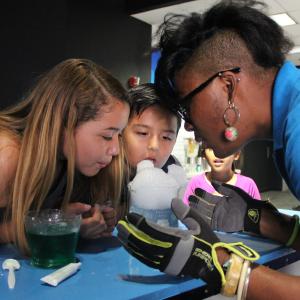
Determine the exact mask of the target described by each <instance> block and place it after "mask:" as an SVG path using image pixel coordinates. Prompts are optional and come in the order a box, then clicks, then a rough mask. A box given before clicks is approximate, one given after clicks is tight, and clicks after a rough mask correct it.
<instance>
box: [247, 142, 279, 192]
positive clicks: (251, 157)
mask: <svg viewBox="0 0 300 300" xmlns="http://www.w3.org/2000/svg"><path fill="white" fill-rule="evenodd" d="M242 174H244V175H246V176H249V177H251V178H252V179H254V181H255V182H256V184H257V186H258V189H259V191H260V192H265V191H270V190H279V191H280V190H282V178H281V176H280V174H279V172H278V170H277V168H276V165H275V162H274V159H273V142H271V141H255V142H251V143H250V144H248V145H247V146H246V147H245V148H244V149H243V167H242Z"/></svg>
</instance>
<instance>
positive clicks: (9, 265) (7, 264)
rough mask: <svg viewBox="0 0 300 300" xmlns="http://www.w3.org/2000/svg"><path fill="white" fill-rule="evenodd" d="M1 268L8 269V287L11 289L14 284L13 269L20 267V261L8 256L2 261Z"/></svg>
mask: <svg viewBox="0 0 300 300" xmlns="http://www.w3.org/2000/svg"><path fill="white" fill-rule="evenodd" d="M2 269H3V270H8V278H7V283H8V287H9V288H10V289H13V288H14V287H15V284H16V277H15V270H19V269H20V263H19V262H18V261H17V260H16V259H12V258H8V259H6V260H5V261H4V262H3V264H2Z"/></svg>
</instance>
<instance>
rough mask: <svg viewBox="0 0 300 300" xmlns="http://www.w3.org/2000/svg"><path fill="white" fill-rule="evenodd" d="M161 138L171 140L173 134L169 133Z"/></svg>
mask: <svg viewBox="0 0 300 300" xmlns="http://www.w3.org/2000/svg"><path fill="white" fill-rule="evenodd" d="M163 139H164V140H167V141H173V140H174V137H173V136H170V135H165V136H163Z"/></svg>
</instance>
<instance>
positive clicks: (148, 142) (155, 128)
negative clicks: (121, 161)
mask: <svg viewBox="0 0 300 300" xmlns="http://www.w3.org/2000/svg"><path fill="white" fill-rule="evenodd" d="M129 97H130V100H131V103H132V104H131V110H130V115H129V121H128V124H127V127H126V128H125V130H124V133H123V137H124V144H125V151H126V154H127V160H128V163H129V166H130V167H131V168H135V167H136V166H137V164H138V163H139V162H140V161H142V160H145V159H148V160H152V161H153V164H154V166H155V167H157V168H163V167H164V169H165V167H166V166H165V164H166V163H167V162H168V164H172V163H177V164H178V162H177V161H176V160H175V159H174V158H173V157H172V156H170V155H171V152H172V150H173V147H174V145H175V142H176V138H177V133H178V130H179V128H180V125H181V119H180V117H179V116H176V115H175V114H174V113H172V112H170V111H169V110H167V109H166V108H164V107H163V106H161V104H160V101H159V96H158V94H157V93H156V90H155V87H154V84H151V83H147V84H142V85H139V86H136V87H134V88H132V89H131V90H130V91H129Z"/></svg>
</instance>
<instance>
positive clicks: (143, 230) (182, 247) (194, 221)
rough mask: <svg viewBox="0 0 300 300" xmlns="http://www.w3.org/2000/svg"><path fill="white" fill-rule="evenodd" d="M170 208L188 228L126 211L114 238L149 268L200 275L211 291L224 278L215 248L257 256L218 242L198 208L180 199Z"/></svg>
mask: <svg viewBox="0 0 300 300" xmlns="http://www.w3.org/2000/svg"><path fill="white" fill-rule="evenodd" d="M172 209H173V212H174V213H175V215H176V216H177V217H178V219H180V220H181V221H182V222H183V223H184V224H185V225H186V226H187V228H188V230H181V229H178V228H170V227H162V226H159V225H157V224H154V223H151V222H150V221H148V220H146V219H145V218H144V217H143V216H141V215H138V214H135V213H130V214H128V215H127V217H126V218H125V220H121V221H119V223H118V225H117V229H118V238H119V240H120V241H121V242H122V244H123V246H124V247H125V249H126V250H127V251H128V252H129V253H130V254H132V255H133V256H134V257H136V258H137V259H138V260H140V261H141V262H143V263H144V264H146V265H148V266H149V267H152V268H155V269H159V270H160V271H162V272H165V273H167V274H169V275H176V276H177V275H189V276H192V277H194V278H201V279H203V280H204V281H206V282H207V284H208V287H209V288H210V289H211V290H212V291H214V292H219V291H220V289H221V286H222V285H224V284H225V283H226V279H225V275H224V271H223V269H222V267H221V265H220V263H219V261H218V257H217V253H216V249H217V248H218V247H223V248H226V249H228V250H229V251H231V252H234V253H236V254H237V255H239V256H241V257H242V258H244V259H247V260H250V261H254V260H256V259H258V258H259V255H258V254H257V253H256V252H255V251H254V250H252V249H250V248H249V247H247V246H245V245H244V244H243V243H240V242H239V243H231V244H226V243H223V242H220V241H219V239H218V237H217V236H216V235H215V233H214V232H213V231H212V230H211V228H210V227H209V225H208V224H207V223H206V222H205V221H204V220H203V219H202V218H201V216H200V214H199V213H198V211H197V210H195V209H193V208H190V207H188V206H186V205H185V204H184V203H183V202H182V200H181V199H173V200H172Z"/></svg>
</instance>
